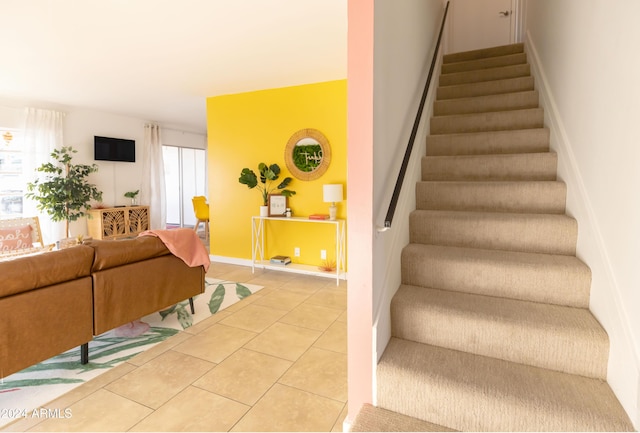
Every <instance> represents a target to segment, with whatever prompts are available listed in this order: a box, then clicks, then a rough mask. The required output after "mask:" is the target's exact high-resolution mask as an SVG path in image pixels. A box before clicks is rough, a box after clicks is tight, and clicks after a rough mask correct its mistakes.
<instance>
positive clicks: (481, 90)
mask: <svg viewBox="0 0 640 433" xmlns="http://www.w3.org/2000/svg"><path fill="white" fill-rule="evenodd" d="M528 90H534V79H533V77H520V78H510V79H507V80H496V81H487V82H483V83H473V84H462V85H458V86H445V87H438V89H437V91H436V92H437V93H436V99H437V100H438V101H443V100H447V99H458V98H472V97H474V96H486V95H500V94H504V93H513V92H526V91H528Z"/></svg>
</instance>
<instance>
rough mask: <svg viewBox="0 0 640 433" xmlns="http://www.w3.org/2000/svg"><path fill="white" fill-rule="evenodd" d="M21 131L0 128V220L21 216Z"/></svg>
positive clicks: (23, 184) (22, 180)
mask: <svg viewBox="0 0 640 433" xmlns="http://www.w3.org/2000/svg"><path fill="white" fill-rule="evenodd" d="M21 144H22V131H20V130H16V129H10V128H0V218H8V217H20V216H22V203H23V197H24V193H25V187H26V182H25V180H24V175H23V172H22V150H21Z"/></svg>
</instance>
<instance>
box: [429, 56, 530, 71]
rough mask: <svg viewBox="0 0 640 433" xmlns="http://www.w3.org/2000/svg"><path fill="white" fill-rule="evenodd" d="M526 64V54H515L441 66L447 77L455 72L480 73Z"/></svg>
mask: <svg viewBox="0 0 640 433" xmlns="http://www.w3.org/2000/svg"><path fill="white" fill-rule="evenodd" d="M526 63H527V54H526V53H513V54H506V55H503V56H494V57H484V58H480V59H473V60H464V61H461V62H455V63H443V64H442V66H441V73H442V74H443V75H446V74H450V73H455V72H466V71H478V70H482V69H493V68H496V67H504V66H513V65H521V64H526Z"/></svg>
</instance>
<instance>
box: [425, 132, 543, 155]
mask: <svg viewBox="0 0 640 433" xmlns="http://www.w3.org/2000/svg"><path fill="white" fill-rule="evenodd" d="M549 135H550V131H549V129H548V128H534V129H514V130H504V131H483V132H466V133H452V134H439V135H429V136H427V153H426V156H447V155H451V156H453V155H478V154H498V153H500V154H507V153H540V152H549Z"/></svg>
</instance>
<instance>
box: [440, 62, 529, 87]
mask: <svg viewBox="0 0 640 433" xmlns="http://www.w3.org/2000/svg"><path fill="white" fill-rule="evenodd" d="M530 75H531V66H529V64H524V65H515V66H506V67H503V68H492V69H482V70H479V71H470V72H457V73H454V74H446V75H440V79H439V80H438V85H440V86H455V85H458V84H470V83H480V82H483V81H493V80H504V79H507V78H517V77H528V76H530Z"/></svg>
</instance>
